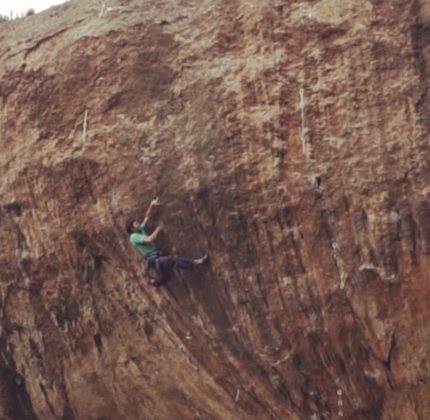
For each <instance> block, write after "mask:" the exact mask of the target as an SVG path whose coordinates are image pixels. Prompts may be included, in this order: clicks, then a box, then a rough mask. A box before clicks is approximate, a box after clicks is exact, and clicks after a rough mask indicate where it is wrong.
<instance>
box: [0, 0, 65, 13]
mask: <svg viewBox="0 0 430 420" xmlns="http://www.w3.org/2000/svg"><path fill="white" fill-rule="evenodd" d="M61 3H65V0H0V15H3V16H10V12H11V11H12V12H13V16H14V17H15V16H16V15H19V16H21V13H24V14H25V13H26V12H27V10H28V9H34V11H35V12H36V13H39V12H41V11H42V10H44V9H49V8H50V7H51V6H55V5H57V4H61Z"/></svg>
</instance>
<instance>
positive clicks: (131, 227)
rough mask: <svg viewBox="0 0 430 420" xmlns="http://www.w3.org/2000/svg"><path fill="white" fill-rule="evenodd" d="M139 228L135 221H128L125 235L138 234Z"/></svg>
mask: <svg viewBox="0 0 430 420" xmlns="http://www.w3.org/2000/svg"><path fill="white" fill-rule="evenodd" d="M139 228H140V225H139V222H137V221H136V220H128V221H127V223H126V225H125V229H126V230H127V233H128V234H129V235H131V234H132V233H134V232H138V231H139Z"/></svg>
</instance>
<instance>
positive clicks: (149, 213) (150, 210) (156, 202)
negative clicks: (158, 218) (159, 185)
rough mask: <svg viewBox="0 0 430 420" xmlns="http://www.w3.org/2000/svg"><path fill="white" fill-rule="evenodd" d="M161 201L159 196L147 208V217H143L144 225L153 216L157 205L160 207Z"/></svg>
mask: <svg viewBox="0 0 430 420" xmlns="http://www.w3.org/2000/svg"><path fill="white" fill-rule="evenodd" d="M160 206H161V203H160V201H159V200H158V197H157V198H156V199H155V200H152V201H151V204H150V205H149V207H148V210H146V214H145V218H144V219H143V222H142V225H144V226H145V225H146V224H147V223H148V221H149V220H150V219H151V218H152V216H153V215H154V210H155V208H156V207H160Z"/></svg>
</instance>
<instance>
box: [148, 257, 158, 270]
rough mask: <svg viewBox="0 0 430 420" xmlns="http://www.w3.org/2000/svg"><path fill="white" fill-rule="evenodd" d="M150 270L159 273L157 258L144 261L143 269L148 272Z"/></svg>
mask: <svg viewBox="0 0 430 420" xmlns="http://www.w3.org/2000/svg"><path fill="white" fill-rule="evenodd" d="M150 268H155V269H156V270H157V271H160V260H159V257H158V256H157V257H151V258H148V259H147V260H145V269H146V270H148V269H150Z"/></svg>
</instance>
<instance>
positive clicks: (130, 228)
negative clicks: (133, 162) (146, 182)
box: [126, 197, 208, 287]
mask: <svg viewBox="0 0 430 420" xmlns="http://www.w3.org/2000/svg"><path fill="white" fill-rule="evenodd" d="M160 205H161V203H160V202H159V201H158V197H157V198H156V199H155V200H152V201H151V204H150V205H149V208H148V210H147V212H146V214H145V218H144V220H143V222H142V223H139V222H137V221H135V220H130V221H128V222H127V225H126V229H127V232H128V234H129V235H130V242H131V243H132V244H133V245H134V246H135V247H136V248H137V249H138V250H139V251H140V252H141V253H142V254H143V255H144V256H145V260H144V265H145V268H146V270H149V269H155V270H156V271H157V274H158V275H157V277H156V278H155V279H151V280H150V282H149V284H151V285H152V286H155V287H159V286H161V285H163V284H165V283H168V282H169V281H170V280H172V270H173V269H174V268H182V269H188V270H189V269H192V268H193V267H194V266H195V265H205V264H206V263H207V262H208V256H207V255H204V256H203V257H202V258H199V259H197V260H192V259H190V258H185V257H178V256H176V255H167V256H160V255H159V253H158V250H157V247H156V246H155V244H154V241H155V240H156V239H157V236H158V235H159V233H160V232H161V231H162V229H163V227H162V225H159V226H157V227H156V228H155V230H154V231H153V232H152V233H151V234H148V232H147V223H148V221H149V220H151V218H152V217H153V214H154V211H155V208H157V207H160Z"/></svg>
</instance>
